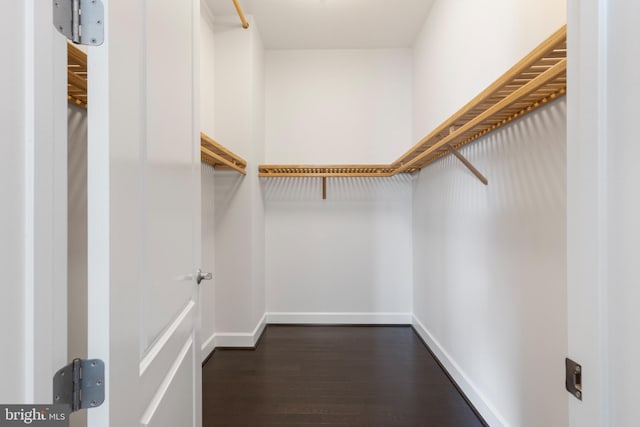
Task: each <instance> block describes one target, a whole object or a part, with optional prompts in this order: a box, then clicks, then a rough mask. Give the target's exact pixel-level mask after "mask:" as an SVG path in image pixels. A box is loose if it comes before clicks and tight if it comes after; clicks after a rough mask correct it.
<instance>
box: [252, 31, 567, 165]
mask: <svg viewBox="0 0 640 427" xmlns="http://www.w3.org/2000/svg"><path fill="white" fill-rule="evenodd" d="M566 58H567V29H566V26H563V27H562V28H560V29H559V30H558V31H556V32H555V33H554V34H553V35H552V36H551V37H549V38H548V39H547V40H545V41H544V42H543V43H541V44H540V45H539V46H538V47H537V48H536V49H534V50H533V51H532V52H531V53H530V54H529V55H527V56H526V57H525V58H523V59H522V60H521V61H520V62H518V63H517V64H516V65H514V66H513V67H512V68H511V69H510V70H509V71H507V72H506V73H505V74H504V75H502V76H501V77H500V78H499V79H498V80H496V81H495V82H494V83H493V84H491V85H490V86H489V87H488V88H486V89H485V90H484V91H483V92H482V93H480V94H479V95H478V96H476V97H475V98H473V99H472V100H471V101H470V102H469V103H467V105H465V106H464V107H462V108H461V109H460V110H458V112H456V113H455V114H453V115H452V116H451V117H449V118H448V119H447V120H445V121H444V122H443V123H442V124H440V126H438V127H437V128H435V129H434V130H433V131H432V132H431V133H429V134H428V135H427V136H425V137H424V138H422V139H421V140H420V141H418V143H417V144H416V145H414V146H413V147H412V148H411V149H410V150H409V151H407V152H406V153H404V154H403V155H402V156H400V157H399V158H398V159H397V160H396V161H395V162H393V163H392V164H390V165H376V166H375V172H374V173H373V175H372V173H371V172H370V171H369V170H367V167H368V166H367V165H361V166H355V167H354V166H353V165H333V166H297V165H278V166H270V165H261V166H260V167H259V168H260V176H262V177H286V176H290V177H302V176H392V175H395V174H397V173H402V172H408V173H412V172H415V171H417V170H419V169H421V168H423V167H425V166H427V165H429V164H430V163H432V162H434V161H435V160H437V159H439V158H441V157H443V156H445V155H447V154H449V153H451V152H452V150H451V149H450V148H449V147H450V146H451V147H453V148H454V149H458V148H460V147H462V146H464V145H466V144H468V143H470V142H472V141H475V140H476V139H478V138H480V137H481V136H483V135H486V134H487V133H489V132H491V131H492V130H494V129H497V128H499V127H501V126H504V125H505V124H507V123H509V122H511V121H512V120H514V119H516V118H518V117H521V116H523V115H524V114H527V113H529V112H531V111H533V110H535V109H536V108H538V107H540V106H542V105H544V104H546V103H547V102H549V101H551V100H553V99H555V98H558V97H560V96H562V95H564V94H565V93H566V88H567V59H566ZM332 171H338V172H332ZM332 173H336V174H332Z"/></svg>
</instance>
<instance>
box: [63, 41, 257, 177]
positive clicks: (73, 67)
mask: <svg viewBox="0 0 640 427" xmlns="http://www.w3.org/2000/svg"><path fill="white" fill-rule="evenodd" d="M67 81H68V84H67V99H68V101H69V102H70V103H72V104H74V105H78V106H80V107H82V108H87V101H88V100H87V54H86V53H85V52H83V51H82V50H80V49H78V48H77V47H76V46H75V45H73V44H71V43H67ZM200 158H201V160H202V161H203V162H205V163H208V164H210V165H211V166H213V167H214V168H230V169H233V170H236V171H238V172H240V173H241V174H243V175H246V174H247V170H246V169H247V161H246V160H244V159H243V158H242V157H240V156H238V155H237V154H235V153H233V152H232V151H231V150H228V149H227V148H225V147H224V146H223V145H222V144H219V143H217V142H216V141H214V140H213V139H212V138H210V137H209V136H207V135H206V134H204V133H201V134H200Z"/></svg>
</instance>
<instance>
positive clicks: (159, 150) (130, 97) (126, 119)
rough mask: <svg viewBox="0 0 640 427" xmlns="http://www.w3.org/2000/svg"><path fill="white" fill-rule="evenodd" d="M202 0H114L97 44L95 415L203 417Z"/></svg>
mask: <svg viewBox="0 0 640 427" xmlns="http://www.w3.org/2000/svg"><path fill="white" fill-rule="evenodd" d="M199 10H200V8H199V2H198V0H193V1H192V0H181V1H175V0H153V1H151V0H129V1H124V2H123V1H115V0H107V1H105V30H106V31H105V44H104V45H103V46H101V47H98V48H91V50H90V52H89V58H88V59H89V93H88V95H89V110H88V111H89V131H88V132H89V147H88V152H89V154H88V218H89V219H88V232H89V243H88V246H89V254H88V264H89V267H88V269H89V341H88V353H89V357H91V358H101V359H103V360H104V361H105V363H106V366H107V381H106V385H107V399H106V401H105V404H104V405H103V406H102V407H100V408H96V409H92V410H90V411H89V414H88V423H89V425H90V426H95V427H101V426H111V427H123V426H134V425H141V426H154V427H160V426H165V427H177V426H180V427H191V426H194V427H197V426H200V425H201V423H202V420H201V360H200V352H199V347H200V346H199V343H198V334H197V328H198V321H199V305H198V299H197V295H198V292H197V284H196V280H195V272H196V270H197V268H198V266H199V264H200V156H199V126H198V119H197V118H198V110H197V106H198V99H197V95H196V93H197V82H198V81H199V79H198V62H197V61H198V54H197V52H198V50H197V48H198V46H197V37H198V34H199V29H198V27H197V24H198V22H199V15H198V14H199Z"/></svg>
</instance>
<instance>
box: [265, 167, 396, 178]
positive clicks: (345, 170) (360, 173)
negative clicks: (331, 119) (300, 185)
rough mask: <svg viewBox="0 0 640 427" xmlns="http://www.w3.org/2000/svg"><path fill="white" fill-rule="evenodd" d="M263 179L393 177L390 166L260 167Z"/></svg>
mask: <svg viewBox="0 0 640 427" xmlns="http://www.w3.org/2000/svg"><path fill="white" fill-rule="evenodd" d="M258 171H259V173H258V175H259V176H261V177H272V178H278V177H279V178H282V177H304V176H309V177H314V176H315V177H374V176H380V177H385V176H392V175H393V173H394V171H393V168H391V167H390V166H389V165H322V166H320V165H317V166H316V165H260V166H259V169H258Z"/></svg>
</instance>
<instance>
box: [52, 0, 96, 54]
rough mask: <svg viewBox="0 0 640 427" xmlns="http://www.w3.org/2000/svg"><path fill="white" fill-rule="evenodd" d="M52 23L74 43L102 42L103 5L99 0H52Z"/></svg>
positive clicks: (93, 44) (89, 43) (91, 43)
mask: <svg viewBox="0 0 640 427" xmlns="http://www.w3.org/2000/svg"><path fill="white" fill-rule="evenodd" d="M52 1H53V25H54V26H55V27H56V29H57V30H58V31H59V32H60V33H62V34H63V35H64V36H66V37H67V38H68V39H69V40H71V41H72V42H74V43H76V44H85V45H89V46H100V45H101V44H102V43H103V42H104V6H103V5H102V1H101V0H52Z"/></svg>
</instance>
